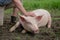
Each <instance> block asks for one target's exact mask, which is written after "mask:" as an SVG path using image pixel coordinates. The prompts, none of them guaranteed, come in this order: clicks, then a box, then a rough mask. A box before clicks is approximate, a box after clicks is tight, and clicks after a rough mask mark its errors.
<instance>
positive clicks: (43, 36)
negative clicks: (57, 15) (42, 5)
mask: <svg viewBox="0 0 60 40" xmlns="http://www.w3.org/2000/svg"><path fill="white" fill-rule="evenodd" d="M8 16H9V15H8ZM12 26H13V24H10V16H9V17H7V15H6V16H5V18H4V25H3V26H1V27H0V40H59V37H60V36H59V37H58V36H57V34H56V33H58V32H59V31H60V21H59V20H58V21H57V20H53V23H52V27H51V28H46V27H41V28H40V33H39V34H35V35H33V34H29V33H26V34H22V33H21V32H20V31H19V30H17V29H16V30H15V31H14V32H9V29H10V28H11V27H12Z"/></svg>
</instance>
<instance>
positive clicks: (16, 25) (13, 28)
mask: <svg viewBox="0 0 60 40" xmlns="http://www.w3.org/2000/svg"><path fill="white" fill-rule="evenodd" d="M19 24H20V22H19V21H18V22H17V23H16V24H15V25H14V26H13V27H12V28H10V30H9V31H10V32H12V31H14V30H15V29H16V28H17V27H18V26H19Z"/></svg>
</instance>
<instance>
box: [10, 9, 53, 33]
mask: <svg viewBox="0 0 60 40" xmlns="http://www.w3.org/2000/svg"><path fill="white" fill-rule="evenodd" d="M31 12H32V13H34V14H35V15H36V16H34V17H31V16H25V15H19V21H18V22H17V23H16V24H15V25H14V26H13V27H12V28H11V29H10V30H9V31H10V32H12V31H14V30H15V29H16V28H17V27H18V25H19V24H20V23H21V24H22V26H23V28H24V30H23V31H22V33H25V32H26V31H29V32H31V33H39V28H40V27H42V26H46V25H47V27H48V28H51V22H52V20H51V15H50V13H49V12H48V11H47V10H45V9H37V10H33V11H31Z"/></svg>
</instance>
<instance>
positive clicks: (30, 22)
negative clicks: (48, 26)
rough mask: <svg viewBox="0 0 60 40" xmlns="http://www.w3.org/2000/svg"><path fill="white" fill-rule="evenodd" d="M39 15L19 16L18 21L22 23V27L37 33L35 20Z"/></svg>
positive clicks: (38, 18)
mask: <svg viewBox="0 0 60 40" xmlns="http://www.w3.org/2000/svg"><path fill="white" fill-rule="evenodd" d="M40 18H41V16H38V17H30V16H20V22H21V23H22V25H23V27H24V29H26V30H27V31H30V32H33V33H39V28H38V25H37V21H36V20H38V21H39V20H40Z"/></svg>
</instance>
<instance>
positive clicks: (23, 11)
mask: <svg viewBox="0 0 60 40" xmlns="http://www.w3.org/2000/svg"><path fill="white" fill-rule="evenodd" d="M12 1H13V3H14V4H15V5H16V7H17V8H18V9H19V10H20V11H21V12H22V13H23V14H24V15H27V12H26V10H25V9H24V7H23V5H22V3H21V1H20V0H12Z"/></svg>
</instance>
